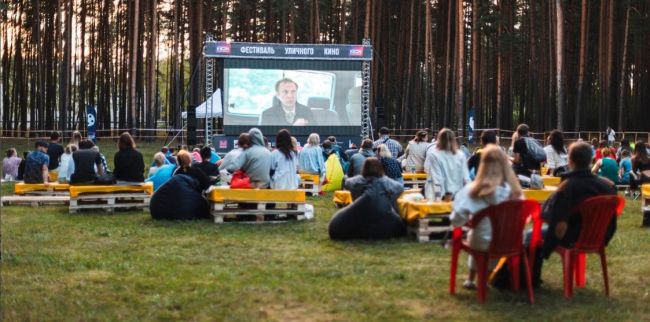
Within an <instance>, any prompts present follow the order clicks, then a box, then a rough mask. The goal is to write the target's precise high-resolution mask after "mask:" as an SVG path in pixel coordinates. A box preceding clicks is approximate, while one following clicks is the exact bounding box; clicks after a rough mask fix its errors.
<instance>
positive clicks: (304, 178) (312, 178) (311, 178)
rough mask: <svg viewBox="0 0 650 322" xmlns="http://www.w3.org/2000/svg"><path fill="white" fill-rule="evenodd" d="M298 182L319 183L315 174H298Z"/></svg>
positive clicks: (318, 178)
mask: <svg viewBox="0 0 650 322" xmlns="http://www.w3.org/2000/svg"><path fill="white" fill-rule="evenodd" d="M299 175H300V181H307V182H316V183H319V182H320V177H319V176H318V175H317V174H312V173H300V174H299Z"/></svg>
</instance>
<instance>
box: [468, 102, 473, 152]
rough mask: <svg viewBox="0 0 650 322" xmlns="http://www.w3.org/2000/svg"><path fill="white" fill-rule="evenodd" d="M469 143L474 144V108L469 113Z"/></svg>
mask: <svg viewBox="0 0 650 322" xmlns="http://www.w3.org/2000/svg"><path fill="white" fill-rule="evenodd" d="M467 141H468V143H469V144H474V108H473V107H472V108H470V109H469V111H467Z"/></svg>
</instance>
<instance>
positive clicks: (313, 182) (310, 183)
mask: <svg viewBox="0 0 650 322" xmlns="http://www.w3.org/2000/svg"><path fill="white" fill-rule="evenodd" d="M299 189H300V190H303V191H304V192H306V193H308V194H310V195H312V196H318V194H319V193H320V176H318V175H317V174H311V173H301V174H300V188H299Z"/></svg>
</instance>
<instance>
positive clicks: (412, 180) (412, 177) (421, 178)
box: [402, 172, 427, 189]
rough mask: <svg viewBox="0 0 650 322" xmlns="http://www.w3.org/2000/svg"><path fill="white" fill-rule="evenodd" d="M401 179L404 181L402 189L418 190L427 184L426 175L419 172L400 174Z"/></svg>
mask: <svg viewBox="0 0 650 322" xmlns="http://www.w3.org/2000/svg"><path fill="white" fill-rule="evenodd" d="M402 178H403V179H404V187H405V188H411V189H420V188H422V187H424V184H425V183H426V182H427V174H426V173H421V172H416V173H410V172H406V173H402Z"/></svg>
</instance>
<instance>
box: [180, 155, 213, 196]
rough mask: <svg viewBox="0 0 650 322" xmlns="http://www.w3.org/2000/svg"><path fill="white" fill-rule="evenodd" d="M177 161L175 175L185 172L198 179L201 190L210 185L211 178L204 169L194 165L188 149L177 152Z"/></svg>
mask: <svg viewBox="0 0 650 322" xmlns="http://www.w3.org/2000/svg"><path fill="white" fill-rule="evenodd" d="M176 163H177V164H178V167H177V168H176V170H174V176H177V175H181V174H184V175H188V176H190V177H192V178H194V179H196V180H197V181H198V183H199V187H200V189H201V190H205V189H208V188H209V187H210V178H208V176H207V175H206V174H205V173H204V172H203V170H201V169H199V168H197V167H192V155H191V154H190V153H189V152H187V150H180V151H178V154H176Z"/></svg>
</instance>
